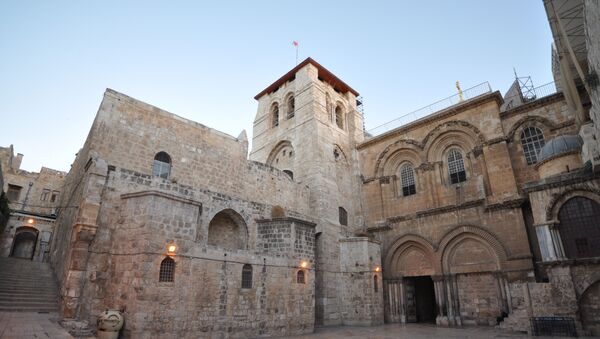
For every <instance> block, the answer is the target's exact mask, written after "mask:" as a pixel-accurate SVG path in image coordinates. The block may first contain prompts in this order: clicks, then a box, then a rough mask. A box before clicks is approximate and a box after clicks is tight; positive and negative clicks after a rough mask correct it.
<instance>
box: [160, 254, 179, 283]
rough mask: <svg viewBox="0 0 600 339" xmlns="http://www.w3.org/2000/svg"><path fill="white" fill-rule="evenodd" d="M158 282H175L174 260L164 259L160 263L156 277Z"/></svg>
mask: <svg viewBox="0 0 600 339" xmlns="http://www.w3.org/2000/svg"><path fill="white" fill-rule="evenodd" d="M158 281H159V282H173V281H175V260H173V259H171V258H170V257H166V258H164V259H163V261H162V262H161V263H160V273H159V275H158Z"/></svg>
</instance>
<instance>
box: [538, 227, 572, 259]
mask: <svg viewBox="0 0 600 339" xmlns="http://www.w3.org/2000/svg"><path fill="white" fill-rule="evenodd" d="M557 226H558V223H557V222H549V223H545V224H538V225H535V233H536V234H537V238H538V242H539V245H540V251H541V252H542V260H543V261H555V260H563V259H565V251H564V248H563V245H562V240H561V239H560V233H559V232H558V227H557Z"/></svg>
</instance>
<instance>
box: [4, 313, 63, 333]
mask: <svg viewBox="0 0 600 339" xmlns="http://www.w3.org/2000/svg"><path fill="white" fill-rule="evenodd" d="M57 319H58V314H57V313H30V312H0V339H40V338H52V339H72V338H73V337H72V336H71V335H70V334H69V332H67V331H66V330H65V329H64V328H62V327H61V326H60V325H59V324H58V323H57Z"/></svg>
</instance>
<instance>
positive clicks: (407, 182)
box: [400, 163, 417, 197]
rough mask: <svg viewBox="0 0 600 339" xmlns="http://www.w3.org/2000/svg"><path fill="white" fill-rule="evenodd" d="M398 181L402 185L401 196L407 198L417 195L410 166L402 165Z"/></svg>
mask: <svg viewBox="0 0 600 339" xmlns="http://www.w3.org/2000/svg"><path fill="white" fill-rule="evenodd" d="M400 181H401V183H402V195H403V196H405V197H406V196H409V195H413V194H415V193H417V189H416V186H415V174H414V171H413V167H412V166H411V164H408V163H407V164H404V165H402V166H401V167H400Z"/></svg>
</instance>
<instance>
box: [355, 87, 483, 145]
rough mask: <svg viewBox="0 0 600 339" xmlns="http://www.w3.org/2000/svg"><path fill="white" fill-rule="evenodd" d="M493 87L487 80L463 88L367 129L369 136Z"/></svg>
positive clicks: (422, 116)
mask: <svg viewBox="0 0 600 339" xmlns="http://www.w3.org/2000/svg"><path fill="white" fill-rule="evenodd" d="M491 92H492V88H491V86H490V84H489V83H488V82H487V81H486V82H482V83H480V84H479V85H476V86H473V87H471V88H468V89H465V90H463V91H462V92H461V93H457V94H454V95H451V96H449V97H447V98H444V99H442V100H438V101H436V102H434V103H433V104H430V105H427V106H425V107H422V108H419V109H418V110H416V111H412V112H410V113H408V114H404V115H402V116H400V117H398V118H396V119H394V120H392V121H390V122H387V123H385V124H383V125H379V126H377V127H374V128H371V129H370V130H368V131H367V134H368V135H369V136H377V135H380V134H383V133H385V132H388V131H391V130H392V129H396V128H398V127H401V126H404V125H406V124H408V123H411V122H413V121H416V120H418V119H421V118H424V117H426V116H428V115H431V114H433V113H435V112H438V111H441V110H443V109H445V108H448V107H450V106H453V105H456V104H459V103H461V102H463V101H466V100H469V99H473V98H475V97H477V96H480V95H482V94H487V93H491Z"/></svg>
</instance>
